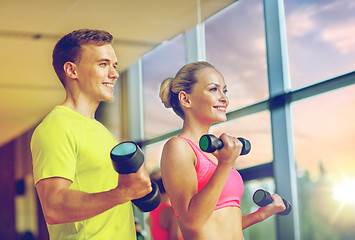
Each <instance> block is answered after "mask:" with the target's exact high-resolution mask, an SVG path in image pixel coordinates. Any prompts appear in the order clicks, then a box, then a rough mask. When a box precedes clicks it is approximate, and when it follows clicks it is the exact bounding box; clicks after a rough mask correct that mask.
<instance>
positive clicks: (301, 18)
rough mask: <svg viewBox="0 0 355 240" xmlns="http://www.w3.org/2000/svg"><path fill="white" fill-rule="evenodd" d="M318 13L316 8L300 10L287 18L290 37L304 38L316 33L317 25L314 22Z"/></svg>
mask: <svg viewBox="0 0 355 240" xmlns="http://www.w3.org/2000/svg"><path fill="white" fill-rule="evenodd" d="M315 14H316V11H315V9H314V7H312V6H309V7H302V8H298V9H297V10H295V11H294V12H292V13H291V14H289V15H288V16H287V19H286V23H287V33H288V35H289V36H294V37H302V36H304V35H306V34H307V33H309V32H312V31H314V29H315V28H316V27H317V24H316V22H315V20H314V15H315Z"/></svg>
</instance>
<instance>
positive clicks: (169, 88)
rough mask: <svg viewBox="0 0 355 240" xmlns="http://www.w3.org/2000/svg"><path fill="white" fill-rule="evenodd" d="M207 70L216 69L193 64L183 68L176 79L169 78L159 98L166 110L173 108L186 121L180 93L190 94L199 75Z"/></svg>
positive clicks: (161, 86)
mask: <svg viewBox="0 0 355 240" xmlns="http://www.w3.org/2000/svg"><path fill="white" fill-rule="evenodd" d="M205 68H213V69H216V68H215V67H214V66H213V65H211V64H210V63H208V62H204V61H200V62H192V63H188V64H186V65H185V66H183V67H182V68H181V69H180V70H179V71H178V72H177V74H176V76H175V78H171V77H170V78H167V79H165V80H164V81H163V82H162V83H161V85H160V93H159V97H160V99H161V101H162V103H163V104H164V106H165V107H166V108H173V110H174V112H175V113H176V114H177V115H178V116H180V117H181V118H182V119H184V117H185V115H184V111H183V110H182V108H181V105H180V101H179V97H178V95H179V92H181V91H184V92H186V93H188V94H190V93H191V92H192V88H193V86H194V85H195V83H196V82H197V77H198V74H199V73H200V71H201V70H203V69H205Z"/></svg>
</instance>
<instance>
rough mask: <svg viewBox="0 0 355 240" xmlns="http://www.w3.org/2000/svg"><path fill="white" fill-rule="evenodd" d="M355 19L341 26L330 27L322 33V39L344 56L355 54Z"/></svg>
mask: <svg viewBox="0 0 355 240" xmlns="http://www.w3.org/2000/svg"><path fill="white" fill-rule="evenodd" d="M354 29H355V18H354V19H352V20H351V21H348V22H343V23H342V24H341V25H336V26H332V27H328V28H326V29H324V30H323V31H322V32H321V37H322V39H323V40H324V41H325V42H328V43H329V44H331V45H333V46H334V47H335V48H336V49H337V50H339V51H340V53H342V54H348V53H349V52H355V38H354Z"/></svg>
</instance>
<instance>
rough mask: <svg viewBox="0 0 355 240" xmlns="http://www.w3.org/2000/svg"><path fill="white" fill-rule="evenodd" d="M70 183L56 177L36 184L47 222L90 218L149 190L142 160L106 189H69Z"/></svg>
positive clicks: (143, 194)
mask: <svg viewBox="0 0 355 240" xmlns="http://www.w3.org/2000/svg"><path fill="white" fill-rule="evenodd" d="M71 183H72V182H71V181H70V180H68V179H65V178H59V177H55V178H46V179H42V180H40V181H39V182H38V183H37V184H36V189H37V193H38V196H39V199H40V201H41V205H42V209H43V213H44V217H45V219H46V222H47V223H48V224H59V223H67V222H76V221H81V220H85V219H89V218H92V217H94V216H96V215H98V214H100V213H102V212H105V211H107V210H108V209H110V208H112V207H114V206H116V205H118V204H123V203H125V202H128V201H130V200H132V199H137V198H140V197H143V196H145V195H146V194H148V193H149V192H150V191H152V187H151V182H150V179H149V176H148V174H147V173H146V170H145V166H144V164H143V165H142V167H141V168H140V169H139V170H138V171H137V172H136V173H132V174H127V175H119V180H118V185H117V187H116V188H115V189H112V190H109V191H106V192H100V193H86V192H82V191H77V190H71V189H69V187H70V185H71Z"/></svg>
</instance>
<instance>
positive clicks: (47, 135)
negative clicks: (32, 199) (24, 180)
mask: <svg viewBox="0 0 355 240" xmlns="http://www.w3.org/2000/svg"><path fill="white" fill-rule="evenodd" d="M76 146H77V143H76V139H75V135H73V133H72V132H71V131H70V129H68V128H67V127H66V126H65V124H63V123H60V122H58V121H51V122H50V123H47V122H42V123H41V124H40V125H39V126H38V127H37V128H36V130H35V131H34V133H33V135H32V139H31V152H32V159H33V175H34V181H35V184H36V183H37V182H38V181H40V180H42V179H45V178H51V177H62V178H66V179H69V180H71V181H73V180H74V176H75V166H76V159H77V157H76V153H77V149H76Z"/></svg>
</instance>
